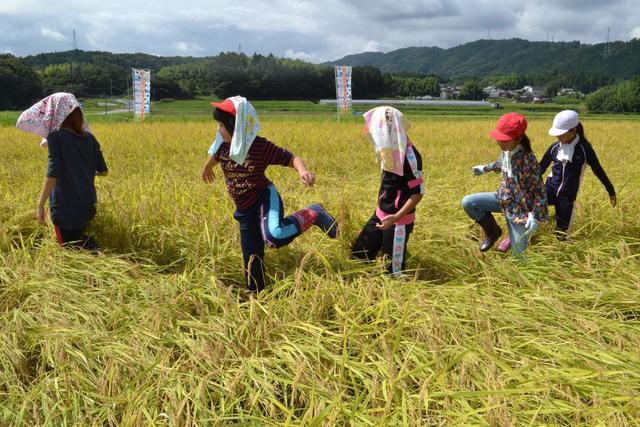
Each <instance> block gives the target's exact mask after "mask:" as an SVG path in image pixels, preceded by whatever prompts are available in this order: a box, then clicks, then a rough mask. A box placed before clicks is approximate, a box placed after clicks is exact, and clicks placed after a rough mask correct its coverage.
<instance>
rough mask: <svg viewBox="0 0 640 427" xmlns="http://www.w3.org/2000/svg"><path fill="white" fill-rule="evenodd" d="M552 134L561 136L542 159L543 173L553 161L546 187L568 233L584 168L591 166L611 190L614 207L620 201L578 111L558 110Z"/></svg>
mask: <svg viewBox="0 0 640 427" xmlns="http://www.w3.org/2000/svg"><path fill="white" fill-rule="evenodd" d="M549 135H551V136H555V137H557V138H558V141H557V142H554V143H553V144H551V146H550V147H549V148H548V149H547V152H546V153H544V156H543V157H542V161H541V162H540V174H541V175H543V174H544V172H545V171H546V169H547V167H548V166H549V164H551V162H553V165H552V166H551V175H550V176H549V177H548V178H547V181H546V183H545V187H546V190H547V198H548V201H549V204H551V205H554V206H555V209H556V226H557V229H558V230H559V231H562V232H564V233H568V232H569V231H570V229H571V223H572V221H573V211H574V209H573V208H574V203H575V200H576V197H577V195H578V191H579V190H580V184H581V183H582V177H583V175H584V171H585V169H586V167H587V165H589V166H590V167H591V170H592V171H593V173H594V174H595V175H596V176H597V177H598V179H599V180H600V182H601V183H602V185H604V187H605V188H606V189H607V193H609V200H610V202H611V205H612V206H615V205H616V204H617V201H618V200H617V197H616V190H615V189H614V188H613V184H611V181H610V180H609V177H607V174H606V173H605V171H604V169H603V168H602V166H601V165H600V161H599V160H598V156H596V152H595V151H594V150H593V147H592V146H591V144H590V143H589V141H588V140H587V138H586V137H585V135H584V129H583V127H582V124H581V123H580V121H579V119H578V113H576V112H575V111H572V110H565V111H561V112H559V113H558V114H557V115H556V117H555V118H554V119H553V126H552V127H551V129H549Z"/></svg>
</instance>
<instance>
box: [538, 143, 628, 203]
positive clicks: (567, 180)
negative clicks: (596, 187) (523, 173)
mask: <svg viewBox="0 0 640 427" xmlns="http://www.w3.org/2000/svg"><path fill="white" fill-rule="evenodd" d="M559 149H560V142H554V143H553V144H551V146H550V147H549V148H548V149H547V151H546V152H545V153H544V156H542V160H541V161H540V175H541V176H543V175H544V172H545V171H546V170H547V167H548V166H549V164H550V163H551V162H553V166H552V167H551V176H550V177H549V178H547V182H546V183H545V187H546V189H547V193H552V194H553V195H555V196H556V197H558V198H560V199H564V200H571V201H573V200H575V199H576V196H577V195H578V190H580V183H581V182H582V175H583V174H584V170H585V169H586V165H589V166H590V167H591V170H592V171H593V173H594V174H595V175H596V176H597V177H598V179H599V180H600V182H602V185H604V186H605V188H606V189H607V193H609V196H615V195H616V190H615V189H614V188H613V184H611V181H609V177H607V174H606V173H605V171H604V169H602V166H600V161H599V160H598V156H596V152H595V151H593V147H592V146H591V144H590V143H589V142H587V141H584V140H583V139H580V141H578V143H577V144H576V146H575V148H574V150H573V158H572V159H571V161H570V162H561V161H559V160H558V159H557V158H556V154H558V150H559Z"/></svg>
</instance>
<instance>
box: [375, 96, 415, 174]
mask: <svg viewBox="0 0 640 427" xmlns="http://www.w3.org/2000/svg"><path fill="white" fill-rule="evenodd" d="M364 120H365V123H366V130H367V131H368V134H369V136H370V137H371V141H372V143H373V145H374V147H375V150H376V156H377V158H378V162H380V168H381V169H382V170H384V171H387V172H393V173H395V174H397V175H400V176H403V175H404V159H405V153H406V150H407V145H408V144H409V138H408V136H407V130H408V129H409V127H410V126H411V124H410V123H409V121H408V120H407V119H406V118H405V117H404V115H403V114H402V113H401V112H400V111H398V110H396V109H395V108H393V107H389V106H383V107H376V108H374V109H372V110H369V111H367V112H366V113H364Z"/></svg>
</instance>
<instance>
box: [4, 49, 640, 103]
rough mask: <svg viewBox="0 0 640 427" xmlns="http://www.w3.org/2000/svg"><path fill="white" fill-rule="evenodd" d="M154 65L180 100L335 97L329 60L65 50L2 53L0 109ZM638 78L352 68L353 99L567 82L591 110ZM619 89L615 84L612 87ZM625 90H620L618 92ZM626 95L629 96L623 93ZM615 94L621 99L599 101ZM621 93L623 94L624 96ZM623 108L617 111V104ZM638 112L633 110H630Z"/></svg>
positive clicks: (100, 86) (103, 90) (158, 88)
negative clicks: (477, 74)
mask: <svg viewBox="0 0 640 427" xmlns="http://www.w3.org/2000/svg"><path fill="white" fill-rule="evenodd" d="M132 67H136V68H150V69H151V70H152V93H151V95H152V99H154V100H159V99H166V98H172V99H185V98H191V97H195V96H210V97H216V98H226V97H228V96H231V95H235V94H238V93H241V94H243V95H244V96H246V97H248V98H250V99H312V100H313V99H321V98H334V97H335V83H334V69H333V66H328V65H316V64H311V63H308V62H304V61H300V60H294V59H284V58H276V57H274V56H273V55H266V56H265V55H258V54H254V55H252V56H248V55H245V54H241V53H221V54H219V55H218V56H214V57H205V58H193V57H156V56H153V55H146V54H112V53H109V52H84V51H68V52H58V53H50V54H40V55H35V56H30V57H26V58H17V57H15V56H13V55H10V54H3V55H0V109H18V108H24V107H26V106H29V105H31V104H32V103H33V102H34V101H35V100H37V99H39V98H40V97H42V96H43V95H46V94H50V93H53V92H58V91H68V92H73V93H75V94H76V95H77V96H80V97H100V96H114V97H117V96H124V95H126V94H127V93H128V91H130V90H131V68H132ZM635 81H637V79H636V80H632V81H629V82H627V83H617V84H616V82H615V81H614V80H613V79H612V78H611V77H608V76H606V75H603V74H596V73H587V72H560V71H557V70H552V71H549V72H545V73H535V74H533V73H532V74H516V73H495V74H491V75H488V76H480V77H475V76H455V77H451V78H448V79H445V78H442V77H439V76H436V75H419V74H410V73H383V72H381V71H380V70H379V69H377V68H374V67H370V66H355V67H354V68H353V76H352V83H353V97H354V98H355V99H376V98H382V97H400V98H406V97H418V96H432V97H438V96H439V95H440V85H441V84H443V83H448V84H451V85H459V86H461V87H462V90H461V91H460V94H459V97H460V98H463V99H483V98H486V94H484V93H483V91H482V88H483V87H486V86H489V85H494V86H497V87H500V88H502V89H505V90H513V89H518V88H521V87H523V86H524V85H531V86H546V87H547V91H548V92H549V93H550V94H551V93H553V94H555V92H556V91H557V90H558V89H559V88H561V87H572V88H574V89H577V90H579V91H581V92H583V93H591V92H594V91H595V90H596V89H598V88H601V87H605V89H603V90H602V91H601V92H598V94H597V95H596V94H594V95H593V96H592V97H590V98H588V99H591V101H589V103H588V106H589V108H592V107H593V108H594V109H596V110H598V111H634V110H627V109H628V108H635V107H633V106H634V105H637V104H634V102H636V101H633V99H635V98H634V97H636V96H640V95H639V94H637V91H635V92H634V90H631V89H629V88H635V86H634V85H635V84H636V83H634V82H635ZM613 88H617V89H613ZM623 93H624V95H623ZM629 93H630V94H629ZM612 97H615V98H616V99H619V101H615V102H614V101H611V102H609V101H605V99H609V98H612ZM623 98H624V99H623ZM621 109H622V110H621ZM636 111H637V110H636Z"/></svg>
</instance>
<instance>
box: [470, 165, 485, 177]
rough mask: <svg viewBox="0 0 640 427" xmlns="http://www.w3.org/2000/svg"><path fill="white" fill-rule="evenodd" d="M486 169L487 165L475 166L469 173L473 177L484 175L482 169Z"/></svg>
mask: <svg viewBox="0 0 640 427" xmlns="http://www.w3.org/2000/svg"><path fill="white" fill-rule="evenodd" d="M486 167H487V165H475V166H474V167H472V168H471V171H472V172H473V174H474V175H475V176H480V175H482V174H483V173H486V171H485V170H484V168H486Z"/></svg>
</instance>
